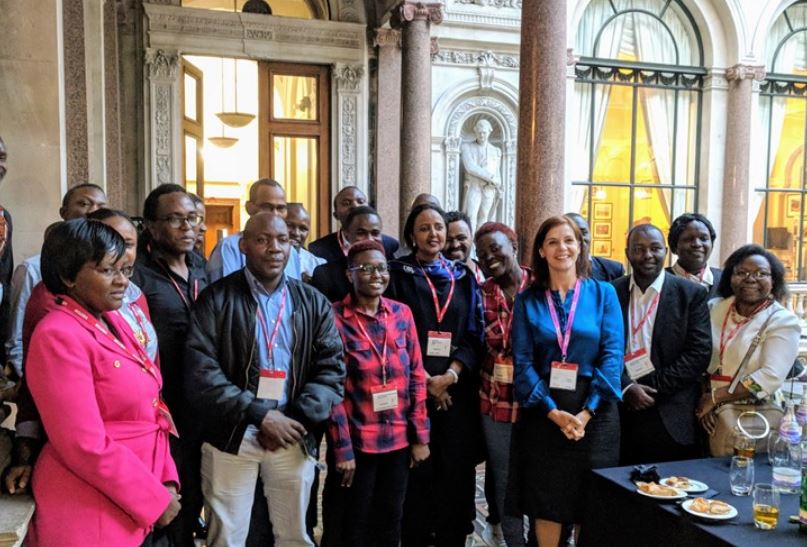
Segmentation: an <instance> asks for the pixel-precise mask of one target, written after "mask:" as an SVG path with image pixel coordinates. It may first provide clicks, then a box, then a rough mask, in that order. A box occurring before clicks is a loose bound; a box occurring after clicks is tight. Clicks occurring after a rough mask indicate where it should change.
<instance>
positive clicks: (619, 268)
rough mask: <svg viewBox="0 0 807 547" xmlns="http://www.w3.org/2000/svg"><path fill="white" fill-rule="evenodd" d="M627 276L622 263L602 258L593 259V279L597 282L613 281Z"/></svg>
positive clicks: (595, 257) (594, 257)
mask: <svg viewBox="0 0 807 547" xmlns="http://www.w3.org/2000/svg"><path fill="white" fill-rule="evenodd" d="M624 275H625V266H623V265H622V263H621V262H617V261H616V260H611V259H609V258H602V257H601V256H592V257H591V277H592V279H596V280H597V281H606V282H609V281H613V280H614V279H619V278H620V277H622V276H624Z"/></svg>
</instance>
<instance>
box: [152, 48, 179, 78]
mask: <svg viewBox="0 0 807 547" xmlns="http://www.w3.org/2000/svg"><path fill="white" fill-rule="evenodd" d="M145 60H146V69H147V71H148V75H149V78H166V79H173V78H176V76H177V74H178V72H179V52H178V51H168V50H164V49H147V50H146V55H145Z"/></svg>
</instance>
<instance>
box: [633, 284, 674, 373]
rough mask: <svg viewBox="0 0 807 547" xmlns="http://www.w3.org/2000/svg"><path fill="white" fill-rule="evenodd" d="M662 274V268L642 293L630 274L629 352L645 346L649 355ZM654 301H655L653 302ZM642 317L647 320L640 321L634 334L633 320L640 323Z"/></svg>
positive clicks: (661, 285)
mask: <svg viewBox="0 0 807 547" xmlns="http://www.w3.org/2000/svg"><path fill="white" fill-rule="evenodd" d="M664 274H665V272H664V270H661V273H660V274H658V277H656V279H655V280H654V281H653V282H652V283H651V284H650V286H649V287H647V290H646V291H645V292H644V293H643V292H642V289H640V288H639V285H637V284H636V282H635V281H634V279H633V274H631V276H630V301H629V302H628V351H629V352H630V353H633V352H634V351H636V350H638V349H640V348H645V349H646V350H647V354H648V357H649V356H650V346H651V344H652V342H653V327H654V326H655V324H656V314H657V313H658V302H657V301H656V298H657V297H658V298H661V296H660V295H661V289H662V287H663V286H664ZM654 302H656V303H655V304H654ZM648 314H649V315H648ZM644 317H647V320H646V321H645V322H644V323H642V326H641V328H640V329H639V331H638V332H637V333H636V334H635V335H634V334H633V331H634V328H635V325H634V321H635V322H636V323H640V322H641V321H642V319H643V318H644Z"/></svg>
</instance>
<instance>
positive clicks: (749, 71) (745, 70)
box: [726, 65, 766, 82]
mask: <svg viewBox="0 0 807 547" xmlns="http://www.w3.org/2000/svg"><path fill="white" fill-rule="evenodd" d="M765 76H766V72H765V67H764V66H752V65H734V66H732V67H729V68H727V69H726V80H728V81H729V82H731V81H734V80H756V81H757V82H760V81H762V80H764V79H765Z"/></svg>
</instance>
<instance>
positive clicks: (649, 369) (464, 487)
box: [0, 166, 800, 547]
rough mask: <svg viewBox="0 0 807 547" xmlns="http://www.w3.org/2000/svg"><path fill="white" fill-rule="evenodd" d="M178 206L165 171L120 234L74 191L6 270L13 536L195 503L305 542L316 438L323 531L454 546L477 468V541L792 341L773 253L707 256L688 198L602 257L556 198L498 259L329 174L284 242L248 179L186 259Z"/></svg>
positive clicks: (462, 540)
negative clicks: (527, 251) (226, 224)
mask: <svg viewBox="0 0 807 547" xmlns="http://www.w3.org/2000/svg"><path fill="white" fill-rule="evenodd" d="M4 170H5V167H4V166H3V171H2V173H4ZM199 207H200V205H199V204H198V203H196V202H194V200H193V199H192V196H190V195H189V194H188V193H186V192H185V190H184V189H183V188H182V187H180V186H177V185H172V184H166V185H161V186H159V187H157V188H156V189H155V190H153V191H152V192H151V193H150V194H149V196H148V197H147V198H146V200H145V203H144V207H143V219H144V222H143V229H142V231H140V230H137V229H136V228H135V226H134V224H133V222H132V221H131V219H130V217H128V216H127V215H126V214H125V213H123V212H121V211H116V210H112V209H109V208H108V207H107V203H106V197H105V196H104V194H103V190H101V189H100V188H98V187H96V186H93V185H82V186H80V187H75V188H73V189H71V190H70V191H69V192H68V193H67V195H66V196H65V199H64V203H63V207H62V209H61V210H60V214H61V216H62V218H63V219H64V220H63V221H62V222H59V223H57V224H54V225H52V226H50V227H49V228H48V231H47V232H46V235H45V239H44V244H43V247H42V253H41V255H39V256H38V257H36V258H37V259H36V261H35V262H36V264H34V261H33V260H31V259H29V260H27V261H26V262H25V263H23V264H22V265H21V266H19V267H18V270H17V274H15V275H14V281H13V282H11V283H10V285H5V280H4V286H6V290H9V291H10V292H11V293H13V294H12V295H11V296H10V297H9V302H10V303H9V308H10V315H9V317H10V318H11V319H10V320H9V323H8V327H9V329H10V330H11V333H10V334H9V336H8V344H7V346H8V348H9V358H10V359H11V363H12V364H13V366H14V369H15V370H16V373H17V375H18V376H19V377H20V384H21V387H20V389H19V393H18V397H17V403H18V406H19V412H18V417H17V428H16V429H17V437H16V440H15V450H14V455H13V456H14V457H13V462H12V466H11V467H10V469H9V471H8V472H7V474H6V476H5V478H4V484H5V486H6V488H7V489H8V490H9V491H10V492H12V493H19V492H25V491H27V490H28V489H32V492H33V496H34V499H35V501H36V513H35V515H34V519H33V522H32V524H31V527H30V532H29V536H28V540H27V541H28V544H30V545H82V546H84V545H132V546H137V545H179V546H186V545H193V541H194V536H195V535H196V536H197V537H198V536H199V535H200V534H201V533H202V532H201V531H200V524H199V517H200V513H201V511H202V507H204V519H205V521H206V524H205V526H206V528H205V530H204V533H206V541H207V544H209V545H214V546H218V545H267V544H276V545H279V546H280V545H313V544H314V539H313V527H314V524H315V523H316V521H317V491H318V482H319V475H320V466H319V465H318V462H319V460H320V456H321V455H320V453H319V452H320V446H321V445H322V443H323V440H324V441H325V443H326V445H327V449H326V454H325V461H326V463H327V472H326V477H325V484H324V492H323V503H322V519H323V536H322V538H321V543H322V545H324V546H364V545H368V546H372V545H378V546H382V545H383V546H397V545H399V544H400V545H404V546H427V545H437V546H461V545H466V544H468V542H469V541H472V539H469V538H472V534H473V531H474V527H473V523H474V519H475V513H476V511H475V509H476V508H475V485H476V472H475V469H476V467H477V466H478V465H479V464H480V463H481V462H486V470H487V472H486V488H485V489H486V494H487V498H488V503H489V510H490V511H489V512H490V520H491V528H490V530H492V531H495V533H493V534H492V535H493V536H494V538H495V541H497V542H498V544H500V545H509V546H521V545H526V544H527V543H528V542H530V541H534V540H537V544H538V545H540V546H542V547H543V546H552V547H554V546H556V545H558V544H559V542H560V541H561V538H562V537H563V536H564V534H568V533H570V530H573V533H574V534H579V532H580V526H579V524H580V523H581V522H582V521H583V516H584V513H585V510H586V506H585V501H586V500H585V493H586V488H587V485H588V484H589V471H590V470H591V469H592V468H599V467H609V466H614V465H618V464H620V463H622V464H636V463H654V462H661V461H668V460H677V459H687V458H693V457H699V456H701V455H705V453H706V452H705V451H706V450H707V449H706V448H705V447H706V446H707V445H708V442H707V441H708V438H709V435H710V434H712V433H714V430H715V427H716V420H715V413H716V410H717V409H719V408H720V406H721V405H722V404H724V403H726V402H729V401H738V400H755V401H764V400H769V399H770V398H771V397H773V396H774V394H775V393H776V392H777V390H778V389H779V387H780V386H781V385H782V383H783V381H784V379H785V377H786V375H787V373H788V371H789V368H790V364H792V362H793V360H794V359H795V357H796V354H797V351H798V339H799V336H800V328H799V324H798V320H797V318H796V317H795V315H794V314H793V313H792V312H790V311H788V310H787V309H786V308H785V307H784V306H783V302H784V298H785V297H786V294H787V286H786V283H785V279H784V268H783V266H782V264H781V263H780V261H779V260H778V259H777V258H776V257H775V256H774V255H772V254H771V253H769V252H768V251H766V250H765V249H763V248H761V247H759V246H756V245H746V246H743V247H741V248H740V249H737V250H736V251H735V252H734V253H733V254H731V256H730V257H729V258H728V260H727V261H726V263H725V264H724V266H723V268H722V269H716V268H710V267H709V265H708V260H709V257H710V254H711V251H712V248H713V245H714V242H715V237H716V234H715V231H714V229H713V227H712V225H711V223H710V222H709V220H708V219H706V218H705V217H703V216H702V215H699V214H695V213H688V214H684V215H682V216H680V217H678V218H677V219H675V220H674V222H673V223H672V225H671V227H670V230H669V234H668V236H667V237H666V238H665V236H664V234H663V233H662V231H661V230H660V229H659V228H657V227H656V226H653V225H651V224H641V225H637V226H635V227H633V228H632V229H631V230H630V232H629V233H628V235H627V240H626V244H625V245H626V256H627V258H628V261H629V263H630V272H631V273H630V274H629V275H625V272H624V269H623V267H622V265H621V264H619V263H616V262H614V261H611V260H608V259H603V258H599V257H592V256H590V243H591V242H590V234H589V230H588V225H587V223H586V221H585V219H584V218H583V217H581V216H580V215H577V214H567V215H561V216H554V217H551V218H548V219H546V220H544V221H543V223H542V224H541V226H540V228H539V230H538V232H537V234H535V237H534V239H533V240H532V247H531V251H532V252H531V256H532V260H531V263H530V264H526V265H522V264H520V263H519V259H518V257H519V248H518V238H517V236H516V234H515V232H514V231H513V229H511V228H510V227H508V226H506V225H504V224H501V223H494V222H488V223H485V224H483V225H481V226H479V227H478V229H477V230H476V232H475V233H471V222H469V220H468V218H467V217H465V216H464V215H463V214H462V213H456V212H454V213H445V212H444V211H443V210H442V209H441V207H440V204H439V202H437V200H436V198H434V197H433V196H429V195H425V194H424V195H422V196H419V197H418V199H417V200H416V201H415V203H413V205H412V208H411V211H410V213H409V215H408V217H407V219H406V222H405V224H404V227H403V232H402V233H403V237H404V247H405V249H404V248H399V247H400V246H399V243H398V241H397V240H396V239H394V238H392V237H390V236H387V235H385V234H384V233H383V223H382V219H381V217H380V216H379V214H378V213H377V212H376V211H375V210H374V209H373V208H372V207H371V206H369V204H368V200H367V197H366V196H365V195H364V194H363V193H362V192H361V190H359V189H358V188H355V187H348V188H344V189H342V190H341V191H340V192H339V193H338V194H337V195H336V197H335V199H334V217H335V218H336V220H337V221H338V222H339V225H340V228H339V230H338V231H337V232H335V233H333V234H330V235H328V236H326V237H324V238H322V239H320V240H318V241H315V242H313V243H311V245H310V246H308V248H306V240H307V236H308V230H309V225H308V216H307V213H305V210H304V208H303V207H302V206H300V205H299V204H296V205H293V204H287V203H286V201H285V193H284V191H283V188H282V185H280V184H279V183H277V182H275V181H272V180H268V179H262V180H259V181H257V182H255V183H254V184H253V185H252V186H251V188H250V191H249V200H248V201H247V203H246V210H247V213H248V214H249V217H250V218H249V220H248V221H247V222H246V225H245V227H244V230H243V231H242V232H241V233H239V234H236V235H233V236H230V237H228V238H225V239H223V240H222V241H220V242H219V243H218V245H217V246H216V248H215V250H214V251H213V253H212V255H211V256H210V257H209V258H208V259H207V260H206V259H205V257H203V256H202V253H200V251H199V247H198V245H199V242H200V235H202V233H203V232H202V230H203V226H204V211H203V209H200V208H199ZM201 207H203V204H202V205H201ZM4 214H5V212H4ZM3 227H4V228H5V227H7V228H8V230H7V231H5V233H4V234H3V236H4V237H3V238H0V239H2V240H4V242H5V246H6V252H8V250H9V249H10V242H11V240H10V217H9V218H8V220H7V222H6V223H3ZM474 248H475V251H474ZM669 253H674V254H675V255H676V256H677V260H676V261H675V262H674V263H673V264H672V266H671V267H665V266H666V265H667V264H668V263H669V260H668V254H669ZM3 256H4V257H5V256H6V253H5V252H4V254H3ZM0 266H2V261H0ZM1 269H2V268H0V270H1ZM40 279H41V281H40ZM9 281H10V280H9ZM757 335H761V342H759V344H758V348H757V349H756V351H755V353H754V354H753V355H751V356H750V358H747V356H746V355H745V352H746V350H747V348H748V344H749V341H750V340H751V339H752V338H754V337H755V336H757ZM15 356H17V357H15ZM15 359H17V360H15ZM743 361H745V365H744V367H743V369H742V371H741V372H740V377H739V380H738V382H731V380H732V378H733V377H734V375H735V373H736V372H738V371H737V368H738V366H739V365H740V363H741V362H743ZM710 378H711V386H709V380H710ZM726 378H728V380H729V381H728V382H727V381H725V379H726ZM729 384H732V385H729ZM733 384H737V385H733ZM525 523H527V525H526V526H525ZM572 525H574V527H573V528H572ZM584 533H585V532H584ZM589 533H592V534H596V531H589Z"/></svg>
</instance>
